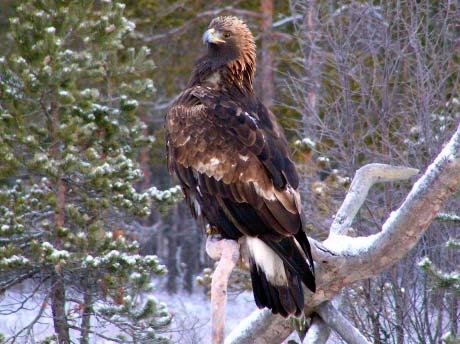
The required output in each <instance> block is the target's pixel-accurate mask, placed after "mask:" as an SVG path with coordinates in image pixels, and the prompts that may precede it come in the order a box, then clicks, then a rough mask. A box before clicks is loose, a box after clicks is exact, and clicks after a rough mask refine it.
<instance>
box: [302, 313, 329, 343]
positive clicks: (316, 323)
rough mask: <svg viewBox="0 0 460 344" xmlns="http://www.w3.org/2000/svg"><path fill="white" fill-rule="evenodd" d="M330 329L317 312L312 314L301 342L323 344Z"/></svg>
mask: <svg viewBox="0 0 460 344" xmlns="http://www.w3.org/2000/svg"><path fill="white" fill-rule="evenodd" d="M330 333H331V329H330V328H329V326H328V325H327V324H326V323H325V322H324V321H323V319H321V317H320V316H319V315H318V314H315V315H313V317H312V319H311V325H310V327H309V329H308V331H307V334H306V336H305V338H304V339H303V344H324V343H326V342H327V340H328V338H329V335H330Z"/></svg>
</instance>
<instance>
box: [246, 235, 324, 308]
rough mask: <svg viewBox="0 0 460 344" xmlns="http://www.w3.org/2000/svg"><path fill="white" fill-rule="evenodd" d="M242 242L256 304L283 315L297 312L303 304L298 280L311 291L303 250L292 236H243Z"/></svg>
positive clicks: (310, 278) (300, 285)
mask: <svg viewBox="0 0 460 344" xmlns="http://www.w3.org/2000/svg"><path fill="white" fill-rule="evenodd" d="M246 242H247V246H248V253H249V264H250V269H251V280H252V288H253V292H254V299H255V301H256V304H257V306H258V307H259V308H264V307H267V308H269V309H271V310H272V312H273V313H274V314H280V315H282V316H284V317H288V316H289V315H295V316H299V315H300V314H301V313H302V310H303V307H304V297H303V290H302V283H304V284H305V285H306V286H307V287H308V288H309V289H311V290H312V291H315V279H314V275H313V272H312V267H310V264H309V262H310V259H308V258H307V257H306V255H307V253H306V252H304V251H303V249H301V246H300V245H299V244H298V243H297V242H296V240H295V239H294V238H293V237H290V238H285V239H282V240H280V241H272V240H264V239H259V238H253V237H247V238H246ZM302 247H303V245H302ZM307 259H308V260H309V262H307Z"/></svg>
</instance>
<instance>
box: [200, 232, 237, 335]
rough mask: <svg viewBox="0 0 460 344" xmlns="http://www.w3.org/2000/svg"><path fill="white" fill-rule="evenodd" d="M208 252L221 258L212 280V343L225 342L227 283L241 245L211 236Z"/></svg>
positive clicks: (213, 256) (213, 257)
mask: <svg viewBox="0 0 460 344" xmlns="http://www.w3.org/2000/svg"><path fill="white" fill-rule="evenodd" d="M206 252H207V253H208V255H209V256H210V257H211V258H212V259H214V260H219V262H218V263H217V267H216V269H215V270H214V273H213V274H212V282H211V325H212V326H211V328H212V343H213V344H221V343H223V342H224V330H225V310H226V306H227V285H228V280H229V278H230V274H231V273H232V270H233V268H234V267H235V265H236V263H237V262H238V259H239V257H240V245H239V244H238V242H237V241H235V240H227V239H222V240H215V239H214V238H213V237H212V236H210V237H208V239H207V241H206Z"/></svg>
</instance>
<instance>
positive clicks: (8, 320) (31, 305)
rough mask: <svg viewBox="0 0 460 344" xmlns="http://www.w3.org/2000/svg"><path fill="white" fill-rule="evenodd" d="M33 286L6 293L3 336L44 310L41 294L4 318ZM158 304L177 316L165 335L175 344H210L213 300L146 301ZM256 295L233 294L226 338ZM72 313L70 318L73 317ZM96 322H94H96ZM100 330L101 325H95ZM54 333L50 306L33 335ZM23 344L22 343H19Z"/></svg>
mask: <svg viewBox="0 0 460 344" xmlns="http://www.w3.org/2000/svg"><path fill="white" fill-rule="evenodd" d="M31 289H32V286H31V285H30V286H23V287H21V289H17V290H16V291H10V290H8V291H6V293H5V294H4V297H3V298H2V299H1V300H0V312H1V313H0V314H1V318H2V321H0V333H3V334H5V335H6V336H7V337H8V336H10V335H11V334H13V333H14V331H17V330H20V329H21V328H22V327H24V326H26V325H27V324H29V323H30V322H31V321H32V319H33V318H34V317H35V316H36V314H37V313H36V312H37V311H38V309H39V308H40V307H41V305H42V302H43V298H44V295H43V294H40V293H37V294H36V295H34V296H33V297H31V299H30V300H28V301H27V302H26V303H25V307H26V309H24V310H22V311H21V312H18V313H13V314H4V313H3V312H4V311H5V308H6V307H7V306H8V307H11V305H18V303H19V302H20V301H21V300H22V299H23V297H24V294H23V292H27V291H31ZM150 299H152V300H154V301H156V302H160V303H164V304H166V305H167V308H168V311H169V312H170V313H171V314H172V315H173V322H172V324H171V326H170V328H169V331H168V332H166V333H163V335H164V336H166V337H169V338H170V339H171V340H172V341H173V342H175V343H182V344H192V343H193V344H198V343H210V342H211V340H210V332H211V327H210V299H209V297H207V296H206V295H204V294H203V293H202V290H201V289H197V291H196V292H195V293H192V294H189V293H187V292H179V293H177V294H169V293H167V292H165V291H154V292H152V293H149V294H148V295H146V297H145V301H148V300H150ZM73 305H74V304H72V303H70V304H69V305H68V309H69V311H68V312H70V313H71V310H72V309H73V308H72V307H73ZM256 309H257V308H256V306H255V304H254V299H253V297H252V293H250V292H244V293H241V294H232V293H230V294H229V297H228V304H227V321H226V331H225V332H226V335H228V334H229V333H230V331H231V330H232V329H234V328H235V327H236V326H237V325H238V324H239V323H241V320H243V319H245V318H246V317H247V316H248V315H249V314H251V313H252V312H253V311H254V310H256ZM70 313H69V314H70ZM93 320H94V319H93ZM93 325H95V326H97V323H96V322H95V323H93ZM52 330H53V322H52V317H51V309H50V307H49V306H48V307H47V308H46V310H45V312H44V316H43V318H42V319H41V321H40V322H39V323H37V324H36V325H35V326H34V329H33V335H34V339H35V340H36V341H38V340H42V339H44V338H45V337H46V336H49V335H50V334H51V333H52ZM95 330H97V332H99V333H106V334H110V333H112V334H113V331H116V329H115V328H114V327H110V326H109V327H95ZM71 336H72V338H73V339H77V338H78V337H79V335H78V332H77V331H71ZM19 342H20V343H22V342H21V341H19ZM90 342H91V343H98V344H109V343H110V344H112V343H113V342H109V341H106V340H103V339H101V338H97V337H95V336H91V338H90Z"/></svg>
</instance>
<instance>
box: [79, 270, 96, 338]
mask: <svg viewBox="0 0 460 344" xmlns="http://www.w3.org/2000/svg"><path fill="white" fill-rule="evenodd" d="M85 283H86V286H85V291H84V294H83V311H82V316H81V329H82V331H81V337H80V344H89V334H90V333H91V315H92V313H93V295H92V294H91V280H90V277H89V276H87V278H86V279H85Z"/></svg>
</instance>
